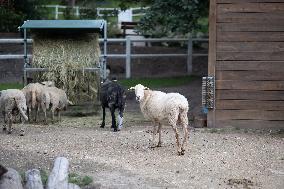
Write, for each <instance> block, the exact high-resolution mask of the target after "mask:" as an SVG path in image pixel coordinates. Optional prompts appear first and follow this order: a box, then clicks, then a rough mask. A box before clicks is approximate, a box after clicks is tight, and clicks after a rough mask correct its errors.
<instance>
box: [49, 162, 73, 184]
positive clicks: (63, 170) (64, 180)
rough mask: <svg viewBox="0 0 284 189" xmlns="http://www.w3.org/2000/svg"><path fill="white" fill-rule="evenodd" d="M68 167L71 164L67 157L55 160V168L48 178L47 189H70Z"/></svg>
mask: <svg viewBox="0 0 284 189" xmlns="http://www.w3.org/2000/svg"><path fill="white" fill-rule="evenodd" d="M68 167H69V162H68V159H66V158H65V157H58V158H56V159H55V162H54V167H53V169H52V171H51V173H50V175H49V177H48V182H47V189H67V188H68Z"/></svg>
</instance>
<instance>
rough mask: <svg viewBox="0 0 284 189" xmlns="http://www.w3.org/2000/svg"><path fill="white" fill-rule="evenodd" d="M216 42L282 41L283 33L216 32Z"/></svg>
mask: <svg viewBox="0 0 284 189" xmlns="http://www.w3.org/2000/svg"><path fill="white" fill-rule="evenodd" d="M217 41H245V42H250V41H251V42H253V41H275V42H280V41H284V32H224V31H223V32H217Z"/></svg>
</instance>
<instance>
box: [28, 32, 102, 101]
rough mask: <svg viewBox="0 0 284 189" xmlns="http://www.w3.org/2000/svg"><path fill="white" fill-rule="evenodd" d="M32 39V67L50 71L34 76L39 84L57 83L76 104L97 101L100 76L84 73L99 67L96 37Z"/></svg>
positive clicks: (55, 36) (38, 36) (42, 37)
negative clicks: (44, 82) (45, 81)
mask: <svg viewBox="0 0 284 189" xmlns="http://www.w3.org/2000/svg"><path fill="white" fill-rule="evenodd" d="M33 40H34V44H33V62H32V67H37V68H48V69H49V71H48V72H37V73H35V74H34V79H35V80H36V81H44V80H50V81H54V82H55V84H56V86H57V87H60V88H63V89H64V90H65V91H66V92H67V95H68V98H69V99H70V100H71V101H72V102H73V103H75V104H80V103H84V102H88V101H96V100H97V93H98V86H99V73H98V72H89V71H83V68H91V67H97V66H98V64H99V57H100V47H99V41H98V36H97V35H94V34H92V35H91V34H80V35H71V36H70V35H67V36H57V35H48V36H42V35H35V36H34V37H33Z"/></svg>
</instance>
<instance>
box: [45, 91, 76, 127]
mask: <svg viewBox="0 0 284 189" xmlns="http://www.w3.org/2000/svg"><path fill="white" fill-rule="evenodd" d="M44 90H46V91H47V92H48V93H49V97H50V105H51V107H50V109H51V112H52V121H54V112H55V111H56V112H57V115H58V120H59V121H60V120H61V116H60V111H62V110H66V109H67V106H68V104H71V102H70V101H69V100H68V98H67V95H66V92H65V91H64V90H62V89H58V88H57V87H45V89H44Z"/></svg>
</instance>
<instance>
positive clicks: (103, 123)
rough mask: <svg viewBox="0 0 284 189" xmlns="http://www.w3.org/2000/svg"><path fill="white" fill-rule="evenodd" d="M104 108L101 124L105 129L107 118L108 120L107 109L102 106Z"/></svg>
mask: <svg viewBox="0 0 284 189" xmlns="http://www.w3.org/2000/svg"><path fill="white" fill-rule="evenodd" d="M102 108H103V122H102V124H101V128H104V127H105V118H106V108H105V107H104V106H102Z"/></svg>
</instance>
